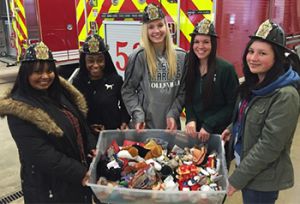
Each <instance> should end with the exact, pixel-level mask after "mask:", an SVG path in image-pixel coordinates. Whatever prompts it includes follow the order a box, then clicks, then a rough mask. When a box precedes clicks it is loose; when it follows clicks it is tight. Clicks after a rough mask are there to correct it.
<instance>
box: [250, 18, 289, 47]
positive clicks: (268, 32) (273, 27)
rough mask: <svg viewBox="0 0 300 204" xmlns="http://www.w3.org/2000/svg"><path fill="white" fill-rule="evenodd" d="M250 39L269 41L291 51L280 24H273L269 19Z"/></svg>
mask: <svg viewBox="0 0 300 204" xmlns="http://www.w3.org/2000/svg"><path fill="white" fill-rule="evenodd" d="M249 37H250V38H251V39H261V40H264V41H267V42H269V43H272V44H275V45H278V46H280V47H283V48H285V49H286V50H288V51H290V50H289V49H288V48H286V41H285V33H284V30H283V29H282V28H281V27H280V26H279V25H278V24H276V23H273V22H272V21H271V20H269V19H268V20H266V21H265V22H263V23H262V24H261V25H260V26H259V28H258V29H257V31H256V32H255V33H254V35H251V36H249Z"/></svg>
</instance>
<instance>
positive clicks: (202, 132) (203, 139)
mask: <svg viewBox="0 0 300 204" xmlns="http://www.w3.org/2000/svg"><path fill="white" fill-rule="evenodd" d="M209 137H210V133H209V132H207V131H206V130H205V129H204V128H201V129H200V132H199V133H198V138H199V139H200V141H201V142H206V141H207V140H208V139H209Z"/></svg>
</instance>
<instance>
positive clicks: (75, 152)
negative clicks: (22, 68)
mask: <svg viewBox="0 0 300 204" xmlns="http://www.w3.org/2000/svg"><path fill="white" fill-rule="evenodd" d="M61 83H62V84H63V87H64V88H65V89H66V90H67V91H68V92H69V93H70V94H71V96H72V99H71V101H73V103H74V104H76V105H75V106H74V105H73V106H72V105H71V106H70V104H71V103H69V104H68V105H67V106H66V107H68V109H69V110H70V111H71V112H72V113H73V115H74V116H75V117H77V118H78V120H79V123H80V130H81V134H82V138H83V144H84V152H85V155H87V154H88V152H89V151H90V150H91V149H94V148H95V140H94V137H93V135H91V133H90V132H89V129H88V127H87V126H86V125H85V122H84V117H83V115H84V114H85V112H86V110H87V108H86V104H85V101H84V98H83V96H82V95H81V94H80V93H79V92H78V91H77V90H76V89H75V88H74V87H73V86H71V85H70V84H68V83H67V82H65V81H64V80H63V79H61ZM0 104H1V105H0V115H1V116H5V115H6V116H7V119H8V125H9V129H10V131H11V135H12V137H13V138H14V140H15V142H16V144H17V147H18V151H19V156H20V163H21V180H22V190H23V193H24V201H25V203H91V192H90V189H89V188H88V187H83V186H82V185H81V181H82V179H83V177H84V176H85V174H86V172H87V170H88V164H87V163H86V162H82V160H81V157H80V150H79V147H78V143H77V142H76V138H77V137H76V134H75V130H74V127H73V126H72V125H71V123H70V122H69V120H68V119H67V118H66V116H65V115H64V114H63V113H62V112H61V111H59V109H57V110H55V109H53V108H52V110H53V112H49V111H48V112H47V110H48V108H50V106H48V105H45V106H43V107H47V108H46V109H44V108H43V107H37V106H35V105H33V104H30V102H29V101H28V100H27V99H26V98H22V97H13V98H6V99H4V100H1V101H0ZM79 110H80V111H79Z"/></svg>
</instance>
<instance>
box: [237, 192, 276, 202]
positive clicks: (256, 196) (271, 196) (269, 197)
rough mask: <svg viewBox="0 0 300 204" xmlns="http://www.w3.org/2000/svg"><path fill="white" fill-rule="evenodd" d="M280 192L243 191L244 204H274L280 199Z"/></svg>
mask: <svg viewBox="0 0 300 204" xmlns="http://www.w3.org/2000/svg"><path fill="white" fill-rule="evenodd" d="M278 194H279V191H266V192H265V191H255V190H250V189H243V190H242V195H243V203H244V204H274V203H275V201H276V200H277V198H278Z"/></svg>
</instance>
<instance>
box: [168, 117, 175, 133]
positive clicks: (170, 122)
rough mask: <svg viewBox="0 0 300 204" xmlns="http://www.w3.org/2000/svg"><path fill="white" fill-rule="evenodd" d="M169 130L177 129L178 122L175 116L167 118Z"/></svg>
mask: <svg viewBox="0 0 300 204" xmlns="http://www.w3.org/2000/svg"><path fill="white" fill-rule="evenodd" d="M167 130H171V131H175V130H177V124H176V121H175V119H174V118H172V117H169V118H167Z"/></svg>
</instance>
